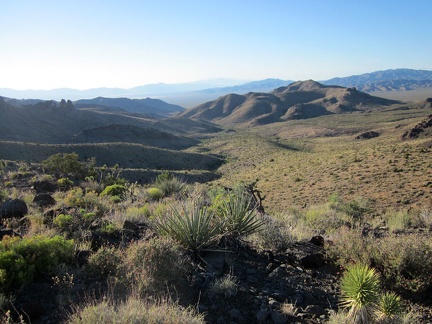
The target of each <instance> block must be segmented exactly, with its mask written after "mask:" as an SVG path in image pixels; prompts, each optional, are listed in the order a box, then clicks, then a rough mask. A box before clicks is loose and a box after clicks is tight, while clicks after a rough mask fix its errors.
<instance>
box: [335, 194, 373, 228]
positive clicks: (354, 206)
mask: <svg viewBox="0 0 432 324" xmlns="http://www.w3.org/2000/svg"><path fill="white" fill-rule="evenodd" d="M338 209H339V210H341V211H342V212H344V213H345V214H347V215H348V216H351V217H352V218H353V220H354V221H355V222H361V221H362V219H363V217H364V215H365V214H366V213H367V212H369V211H370V208H369V206H368V202H367V201H366V200H364V199H357V200H353V201H350V202H347V203H343V204H340V205H339V206H338Z"/></svg>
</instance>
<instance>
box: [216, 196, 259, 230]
mask: <svg viewBox="0 0 432 324" xmlns="http://www.w3.org/2000/svg"><path fill="white" fill-rule="evenodd" d="M251 205H252V198H250V197H249V196H247V195H246V194H245V193H244V192H243V191H240V192H237V193H236V194H234V195H230V196H229V197H228V199H226V200H224V201H223V202H222V205H221V207H220V210H219V212H220V213H221V215H222V222H223V224H222V225H223V228H224V231H225V232H227V233H231V234H234V235H235V236H242V235H247V234H251V233H253V232H255V231H257V230H259V229H260V228H261V227H262V226H263V225H264V224H265V222H264V220H262V219H260V218H258V217H257V215H256V207H253V208H252V209H251V208H250V206H251Z"/></svg>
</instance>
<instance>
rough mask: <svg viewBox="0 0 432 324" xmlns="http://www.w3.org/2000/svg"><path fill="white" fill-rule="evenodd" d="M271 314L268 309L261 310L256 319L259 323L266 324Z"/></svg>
mask: <svg viewBox="0 0 432 324" xmlns="http://www.w3.org/2000/svg"><path fill="white" fill-rule="evenodd" d="M269 314H270V312H269V311H268V310H266V309H260V310H259V311H258V312H257V313H256V319H257V322H258V323H265V321H266V319H267V317H268V316H269Z"/></svg>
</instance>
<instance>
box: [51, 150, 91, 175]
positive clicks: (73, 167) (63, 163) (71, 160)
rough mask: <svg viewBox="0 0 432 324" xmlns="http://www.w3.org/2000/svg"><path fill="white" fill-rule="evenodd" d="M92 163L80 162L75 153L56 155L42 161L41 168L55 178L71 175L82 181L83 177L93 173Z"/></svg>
mask: <svg viewBox="0 0 432 324" xmlns="http://www.w3.org/2000/svg"><path fill="white" fill-rule="evenodd" d="M94 163H95V161H94V160H90V161H89V162H88V163H85V162H80V161H79V160H78V154H77V153H57V154H54V155H51V156H50V157H48V158H47V159H46V160H44V161H42V166H43V167H44V168H45V169H47V170H48V171H50V172H52V173H54V175H55V176H56V177H58V176H60V175H61V174H71V175H72V176H74V177H77V178H82V179H84V177H85V176H88V175H91V174H92V173H94Z"/></svg>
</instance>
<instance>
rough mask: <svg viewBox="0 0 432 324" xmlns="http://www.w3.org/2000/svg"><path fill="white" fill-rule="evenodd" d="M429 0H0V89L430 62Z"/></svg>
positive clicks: (305, 75)
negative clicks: (407, 0)
mask: <svg viewBox="0 0 432 324" xmlns="http://www.w3.org/2000/svg"><path fill="white" fill-rule="evenodd" d="M431 12H432V1H429V0H419V1H411V2H406V1H387V0H386V1H371V0H366V1H340V0H334V1H319V0H310V1H283V0H280V1H279V0H278V1H276V0H275V1H268V2H266V1H258V0H250V1H228V0H219V1H195V0H185V1H181V2H180V1H174V0H169V1H168V0H161V1H157V2H156V1H139V0H136V1H115V0H113V1H103V0H88V1H85V2H84V1H76V0H75V1H72V0H67V1H56V0H51V1H48V0H41V1H30V0H22V1H1V2H0V39H1V44H2V45H1V51H0V73H1V74H0V75H1V78H0V88H12V89H18V90H24V89H37V90H42V89H54V88H64V87H67V88H74V89H89V88H98V87H119V88H132V87H135V86H139V85H144V84H151V83H160V82H163V83H183V82H192V81H197V80H209V79H215V78H225V79H235V80H245V81H247V80H259V79H264V78H270V77H271V78H280V79H285V80H286V79H291V80H305V79H315V80H324V79H329V78H332V77H336V76H339V77H342V76H348V75H353V74H362V73H367V72H372V71H376V70H385V69H394V68H411V69H424V70H432V62H431V58H430V53H431V52H432V42H430V36H431V34H430V33H431V30H432V20H431V19H430V13H431Z"/></svg>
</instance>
